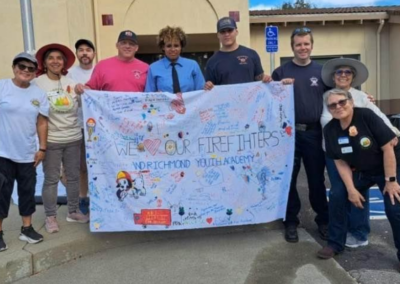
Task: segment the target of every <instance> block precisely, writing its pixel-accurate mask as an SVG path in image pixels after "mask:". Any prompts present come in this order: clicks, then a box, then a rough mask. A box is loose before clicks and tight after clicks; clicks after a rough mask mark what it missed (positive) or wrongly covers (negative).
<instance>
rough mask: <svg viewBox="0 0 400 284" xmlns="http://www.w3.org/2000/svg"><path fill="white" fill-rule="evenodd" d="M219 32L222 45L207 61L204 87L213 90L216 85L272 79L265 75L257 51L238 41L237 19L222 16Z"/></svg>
mask: <svg viewBox="0 0 400 284" xmlns="http://www.w3.org/2000/svg"><path fill="white" fill-rule="evenodd" d="M217 32H218V39H219V41H220V43H221V46H222V47H221V49H220V50H219V51H217V52H216V53H215V54H214V55H213V56H211V58H210V59H209V60H208V62H207V65H206V76H205V77H206V84H205V86H204V89H206V90H211V89H212V88H213V87H214V85H227V84H240V83H249V82H254V81H260V80H263V82H269V81H271V77H270V76H268V75H264V70H263V69H262V66H261V60H260V56H258V54H257V52H255V51H254V50H253V49H250V48H247V47H245V46H242V45H239V44H238V43H237V41H236V37H237V35H238V30H237V26H236V22H235V20H233V19H232V18H229V17H224V18H221V19H220V20H219V21H218V23H217Z"/></svg>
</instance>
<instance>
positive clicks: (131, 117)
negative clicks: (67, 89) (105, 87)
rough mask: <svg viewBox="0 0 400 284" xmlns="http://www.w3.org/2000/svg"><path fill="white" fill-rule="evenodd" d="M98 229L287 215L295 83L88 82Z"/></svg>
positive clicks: (206, 224) (93, 224) (231, 222)
mask: <svg viewBox="0 0 400 284" xmlns="http://www.w3.org/2000/svg"><path fill="white" fill-rule="evenodd" d="M82 98H83V99H82V102H83V113H84V122H85V125H84V126H85V143H86V151H87V163H88V171H89V191H90V198H91V208H90V210H91V215H90V217H91V221H90V229H91V231H97V232H109V231H141V230H181V229H194V228H210V227H220V226H235V225H244V224H258V223H266V222H270V221H273V220H276V219H279V218H284V217H285V212H286V205H287V197H288V192H289V185H290V179H291V174H292V166H293V156H294V129H293V126H294V104H293V88H292V86H284V85H282V84H281V83H279V82H273V83H271V84H263V83H261V82H256V83H249V84H240V85H228V86H217V87H215V88H214V89H213V90H212V91H196V92H190V93H184V94H182V95H181V94H178V95H175V94H169V93H122V92H105V91H103V92H98V91H87V92H86V93H85V94H84V95H83V97H82Z"/></svg>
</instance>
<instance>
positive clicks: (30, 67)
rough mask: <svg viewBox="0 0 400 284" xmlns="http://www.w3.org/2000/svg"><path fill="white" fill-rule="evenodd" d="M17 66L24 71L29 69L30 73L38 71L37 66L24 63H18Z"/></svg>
mask: <svg viewBox="0 0 400 284" xmlns="http://www.w3.org/2000/svg"><path fill="white" fill-rule="evenodd" d="M17 67H18V69H19V70H21V71H24V70H25V69H28V72H29V73H33V72H35V71H36V67H32V66H26V65H24V64H21V63H18V64H17Z"/></svg>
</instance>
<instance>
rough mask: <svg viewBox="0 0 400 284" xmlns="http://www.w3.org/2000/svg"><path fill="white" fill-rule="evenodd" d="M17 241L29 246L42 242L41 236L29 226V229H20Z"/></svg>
mask: <svg viewBox="0 0 400 284" xmlns="http://www.w3.org/2000/svg"><path fill="white" fill-rule="evenodd" d="M19 239H20V240H21V241H25V242H28V243H30V244H36V243H39V242H41V241H43V236H42V235H41V234H39V233H37V232H36V231H35V229H33V227H32V225H30V226H29V227H21V234H20V235H19Z"/></svg>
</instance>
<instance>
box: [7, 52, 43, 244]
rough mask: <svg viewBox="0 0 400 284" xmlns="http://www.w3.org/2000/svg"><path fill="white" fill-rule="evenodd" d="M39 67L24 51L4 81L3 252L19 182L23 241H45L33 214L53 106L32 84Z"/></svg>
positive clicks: (21, 235) (19, 206)
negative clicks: (5, 223) (11, 75)
mask: <svg viewBox="0 0 400 284" xmlns="http://www.w3.org/2000/svg"><path fill="white" fill-rule="evenodd" d="M37 67H38V63H37V60H36V58H35V57H34V56H32V55H30V54H29V53H25V52H22V53H20V54H18V55H17V56H15V57H14V59H13V62H12V69H13V73H14V78H12V79H4V80H0V129H1V130H2V132H3V133H2V134H3V135H0V252H1V251H4V250H6V249H7V245H6V243H5V241H4V239H3V220H4V219H5V218H7V217H8V211H9V209H10V202H11V195H12V192H13V188H14V182H15V181H16V182H17V184H18V201H19V202H18V208H19V214H20V215H21V217H22V224H23V225H22V227H21V233H20V236H19V239H20V240H22V241H26V242H28V243H38V242H41V241H42V240H43V236H42V235H41V234H39V233H37V232H36V231H35V230H34V228H33V227H32V215H33V213H34V212H35V210H36V209H35V205H36V203H35V187H36V167H37V166H38V165H39V164H40V163H41V162H42V161H43V159H44V158H45V154H46V149H47V143H46V142H47V117H48V116H49V103H48V101H47V97H46V94H45V93H44V92H43V91H42V90H41V89H39V88H38V87H37V86H35V85H34V84H31V82H32V80H33V79H34V78H35V77H36V70H37ZM37 138H39V148H38V147H37Z"/></svg>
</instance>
